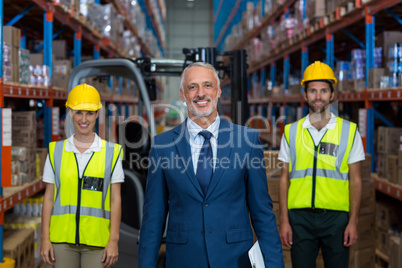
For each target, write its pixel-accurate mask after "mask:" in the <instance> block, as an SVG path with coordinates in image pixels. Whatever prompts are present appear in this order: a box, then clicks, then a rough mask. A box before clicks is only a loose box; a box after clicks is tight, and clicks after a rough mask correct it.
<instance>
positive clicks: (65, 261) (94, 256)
mask: <svg viewBox="0 0 402 268" xmlns="http://www.w3.org/2000/svg"><path fill="white" fill-rule="evenodd" d="M52 246H53V251H54V258H55V259H56V261H55V263H54V266H50V265H49V264H47V265H46V266H45V267H46V268H79V267H91V268H103V263H102V255H103V250H104V249H103V248H97V247H88V246H75V245H69V244H52Z"/></svg>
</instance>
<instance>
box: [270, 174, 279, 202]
mask: <svg viewBox="0 0 402 268" xmlns="http://www.w3.org/2000/svg"><path fill="white" fill-rule="evenodd" d="M267 180H268V192H269V195H270V196H271V199H272V202H279V177H276V178H267Z"/></svg>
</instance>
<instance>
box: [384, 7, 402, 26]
mask: <svg viewBox="0 0 402 268" xmlns="http://www.w3.org/2000/svg"><path fill="white" fill-rule="evenodd" d="M386 11H387V12H388V14H390V15H391V17H393V18H394V19H395V20H396V21H397V22H398V23H399V24H401V25H402V19H401V18H400V17H399V16H398V15H397V14H395V13H394V12H393V11H392V10H391V9H389V8H387V9H386Z"/></svg>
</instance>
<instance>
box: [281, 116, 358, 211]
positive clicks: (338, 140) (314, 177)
mask: <svg viewBox="0 0 402 268" xmlns="http://www.w3.org/2000/svg"><path fill="white" fill-rule="evenodd" d="M304 120H305V118H302V119H300V120H299V121H297V122H295V123H292V124H289V125H286V126H285V133H284V135H285V138H286V141H287V143H288V144H289V147H290V161H289V175H290V186H289V192H288V208H289V209H297V208H322V209H331V210H338V211H347V212H348V211H349V165H348V157H349V154H350V150H351V149H352V145H353V141H354V138H355V134H356V129H357V126H356V124H355V123H352V122H349V121H347V120H344V119H342V118H340V117H337V118H336V126H335V128H334V129H332V130H331V129H328V130H327V131H326V132H325V134H324V136H323V137H322V139H321V141H320V143H319V144H318V145H317V146H315V144H314V141H313V138H312V137H311V135H310V132H309V131H308V129H305V128H303V122H304Z"/></svg>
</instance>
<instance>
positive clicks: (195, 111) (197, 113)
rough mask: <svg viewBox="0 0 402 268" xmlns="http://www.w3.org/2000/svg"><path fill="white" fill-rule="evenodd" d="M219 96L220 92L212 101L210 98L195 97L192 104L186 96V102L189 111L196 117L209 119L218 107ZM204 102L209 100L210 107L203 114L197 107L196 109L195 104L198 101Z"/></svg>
mask: <svg viewBox="0 0 402 268" xmlns="http://www.w3.org/2000/svg"><path fill="white" fill-rule="evenodd" d="M218 94H219V92H217V94H216V97H215V99H213V100H212V99H211V98H209V97H195V98H194V99H192V100H191V102H189V101H187V99H186V96H184V100H185V101H186V104H187V108H188V110H189V112H190V113H191V114H192V115H193V116H196V117H208V116H210V115H211V114H212V113H213V112H214V111H215V110H216V107H217V105H218ZM202 100H207V101H209V102H210V103H211V104H210V107H209V109H208V110H207V111H204V112H201V111H199V110H198V109H197V107H195V105H194V104H193V103H194V102H196V101H202Z"/></svg>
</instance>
